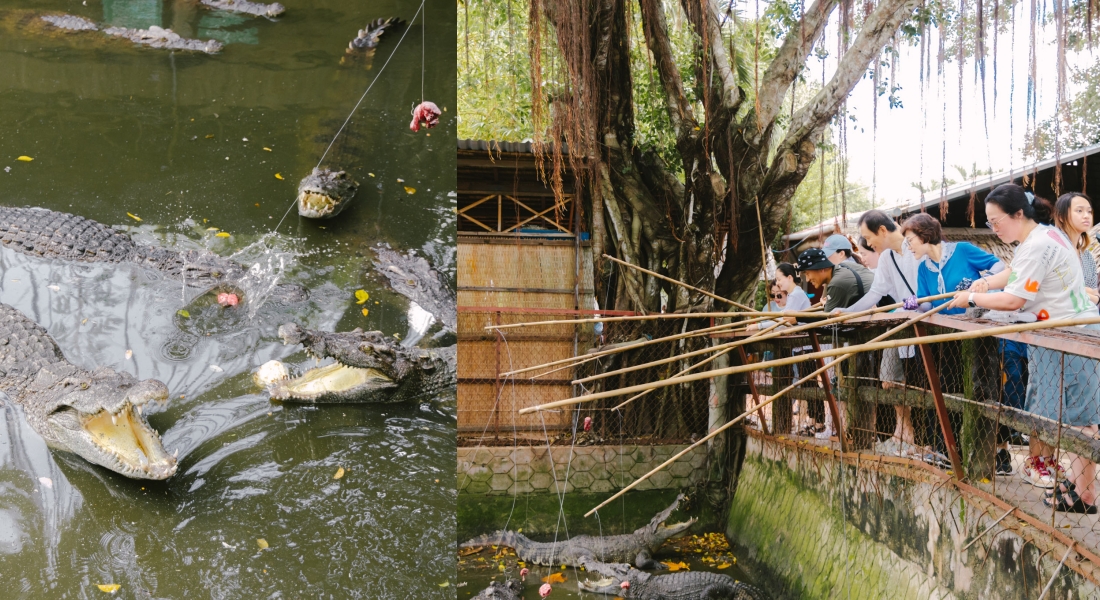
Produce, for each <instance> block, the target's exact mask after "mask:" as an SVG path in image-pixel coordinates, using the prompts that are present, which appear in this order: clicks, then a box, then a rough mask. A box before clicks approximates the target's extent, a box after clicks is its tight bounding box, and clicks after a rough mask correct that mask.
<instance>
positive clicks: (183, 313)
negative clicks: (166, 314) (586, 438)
mask: <svg viewBox="0 0 1100 600" xmlns="http://www.w3.org/2000/svg"><path fill="white" fill-rule="evenodd" d="M176 314H177V315H179V316H181V317H183V318H185V319H190V318H191V313H189V312H187V309H186V308H181V309H179V310H178V311H176Z"/></svg>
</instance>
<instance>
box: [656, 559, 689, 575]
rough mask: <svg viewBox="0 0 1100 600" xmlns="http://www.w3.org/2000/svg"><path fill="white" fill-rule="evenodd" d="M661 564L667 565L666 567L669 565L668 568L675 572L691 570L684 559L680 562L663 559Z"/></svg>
mask: <svg viewBox="0 0 1100 600" xmlns="http://www.w3.org/2000/svg"><path fill="white" fill-rule="evenodd" d="M661 564H663V565H665V566H666V567H668V570H669V571H672V572H674V573H675V572H676V571H687V570H689V569H688V565H687V563H685V562H684V561H680V562H674V563H670V562H664V561H662V562H661Z"/></svg>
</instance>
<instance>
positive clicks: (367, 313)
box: [363, 308, 370, 317]
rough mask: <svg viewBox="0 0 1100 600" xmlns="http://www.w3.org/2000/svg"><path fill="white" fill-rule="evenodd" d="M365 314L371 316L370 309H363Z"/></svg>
mask: <svg viewBox="0 0 1100 600" xmlns="http://www.w3.org/2000/svg"><path fill="white" fill-rule="evenodd" d="M363 316H364V317H367V316H370V311H369V310H367V309H365V308H364V309H363Z"/></svg>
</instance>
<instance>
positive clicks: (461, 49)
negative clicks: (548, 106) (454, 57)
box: [458, 0, 550, 141]
mask: <svg viewBox="0 0 1100 600" xmlns="http://www.w3.org/2000/svg"><path fill="white" fill-rule="evenodd" d="M528 8H529V6H528V4H527V2H526V1H524V0H465V2H461V3H460V4H459V7H458V9H459V14H458V27H459V30H458V136H459V137H460V138H468V139H482V140H507V141H520V140H523V139H527V138H530V137H532V135H533V133H534V132H533V131H532V129H531V77H530V73H531V67H530V59H529V55H528V23H527V11H528ZM544 59H550V55H549V53H547V54H544Z"/></svg>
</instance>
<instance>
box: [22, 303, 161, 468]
mask: <svg viewBox="0 0 1100 600" xmlns="http://www.w3.org/2000/svg"><path fill="white" fill-rule="evenodd" d="M0 392H3V393H4V394H6V395H7V397H8V398H10V399H11V400H12V401H14V402H16V403H17V404H20V405H22V407H23V411H24V413H25V414H26V417H27V422H28V424H29V425H30V427H31V429H33V430H34V431H35V432H37V433H38V434H39V435H41V436H42V437H43V439H45V440H46V443H47V445H49V446H50V447H53V448H56V449H59V450H65V451H68V452H72V453H74V454H77V455H79V456H81V457H83V458H84V459H85V460H87V461H88V462H91V463H94V464H97V465H100V466H103V467H106V468H108V469H110V470H112V471H115V472H116V473H119V474H122V475H125V476H127V477H132V478H134V479H167V478H169V477H171V476H172V475H173V474H174V473H175V472H176V455H174V454H168V452H166V451H165V450H164V446H163V444H161V441H160V436H159V435H158V434H157V432H156V430H154V429H153V428H152V427H150V426H149V423H148V421H146V420H145V416H144V414H143V407H144V406H145V405H146V404H148V403H149V402H152V401H165V400H167V399H168V388H167V387H166V386H165V385H164V384H163V383H161V382H160V381H156V380H154V379H146V380H141V381H139V380H138V379H136V378H135V377H134V376H133V375H130V374H129V373H120V372H117V371H115V370H114V369H110V368H107V367H100V368H98V369H95V370H94V371H88V370H85V369H82V368H80V367H77V366H76V365H74V364H72V363H70V362H69V361H68V360H66V359H65V356H64V354H62V352H61V349H60V348H58V346H57V343H56V342H54V340H53V339H52V338H51V337H50V335H49V334H48V333H47V332H46V330H45V329H43V328H42V327H41V326H39V325H38V324H37V323H35V322H34V321H32V320H30V319H28V318H27V317H26V316H25V315H23V313H21V312H19V311H18V310H16V309H15V308H13V307H11V306H8V305H6V304H0ZM177 452H178V450H177Z"/></svg>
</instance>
